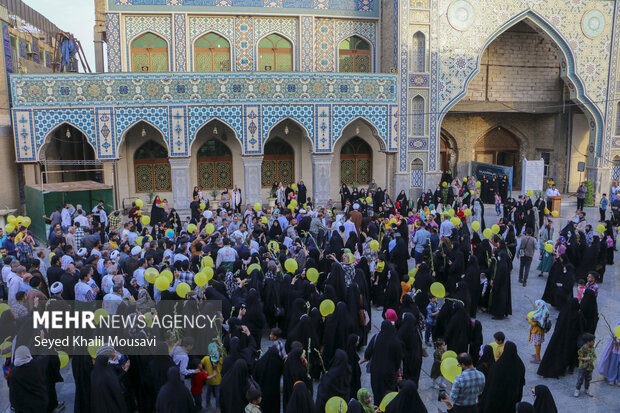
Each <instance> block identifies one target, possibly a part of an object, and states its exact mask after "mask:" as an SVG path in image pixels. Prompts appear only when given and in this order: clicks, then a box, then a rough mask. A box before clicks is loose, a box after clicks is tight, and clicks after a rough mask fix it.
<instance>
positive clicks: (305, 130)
mask: <svg viewBox="0 0 620 413" xmlns="http://www.w3.org/2000/svg"><path fill="white" fill-rule="evenodd" d="M265 121H269V122H273V124H272V125H271V126H269V128H268V129H267V130H266V133H265V134H264V136H263V139H264V142H263V147H264V145H265V144H267V142H268V141H269V140H270V139H271V138H272V136H271V132H273V130H274V129H275V128H277V127H278V126H279V125H281V124H282V123H284V122H287V121H289V122H291V123H293V124H295V126H297V127H299V128H300V129H301V130H302V132H303V133H302V135H303V137H304V138H306V139H307V140H308V142H310V147H312V146H313V142H312V137H311V136H312V135H311V133H310V131H309V130H308V128H307V127H306V126H305V125H304V124H303V123H302V122H300V121H298V120H297V119H295V118H294V117H292V116H280V117H278V118H270V119H268V118H267V117H266V116H265V117H264V119H263V122H265Z"/></svg>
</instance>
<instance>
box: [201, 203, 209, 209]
mask: <svg viewBox="0 0 620 413" xmlns="http://www.w3.org/2000/svg"><path fill="white" fill-rule="evenodd" d="M206 207H207V205H206V204H205V203H204V202H201V203H200V209H202V210H204V209H205V208H206Z"/></svg>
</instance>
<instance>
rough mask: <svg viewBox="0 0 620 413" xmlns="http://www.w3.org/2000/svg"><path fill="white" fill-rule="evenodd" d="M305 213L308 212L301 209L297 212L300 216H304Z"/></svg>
mask: <svg viewBox="0 0 620 413" xmlns="http://www.w3.org/2000/svg"><path fill="white" fill-rule="evenodd" d="M306 212H308V211H306V210H305V209H302V210H300V211H299V213H300V214H305V213H306Z"/></svg>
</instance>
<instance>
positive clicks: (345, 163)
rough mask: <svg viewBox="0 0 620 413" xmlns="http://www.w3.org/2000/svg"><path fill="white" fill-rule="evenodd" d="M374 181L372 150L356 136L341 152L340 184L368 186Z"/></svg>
mask: <svg viewBox="0 0 620 413" xmlns="http://www.w3.org/2000/svg"><path fill="white" fill-rule="evenodd" d="M371 179H372V149H371V147H370V145H368V143H366V141H365V140H363V139H362V138H360V137H358V136H356V137H354V138H353V139H351V140H350V141H348V142H347V143H345V144H344V146H343V147H342V150H341V151H340V182H341V183H343V184H347V185H354V186H355V185H368V184H369V183H370V180H371Z"/></svg>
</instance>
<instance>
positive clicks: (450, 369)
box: [440, 357, 463, 383]
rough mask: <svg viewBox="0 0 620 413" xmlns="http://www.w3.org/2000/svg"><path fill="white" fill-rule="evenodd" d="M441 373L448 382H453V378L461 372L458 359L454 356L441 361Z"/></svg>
mask: <svg viewBox="0 0 620 413" xmlns="http://www.w3.org/2000/svg"><path fill="white" fill-rule="evenodd" d="M440 369H441V374H442V375H443V377H444V378H445V379H446V380H448V381H449V382H450V383H454V379H456V376H458V375H459V374H461V373H462V372H463V369H462V368H461V366H459V364H458V361H456V359H455V358H451V357H450V358H446V359H445V360H443V361H442V362H441V367H440Z"/></svg>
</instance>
